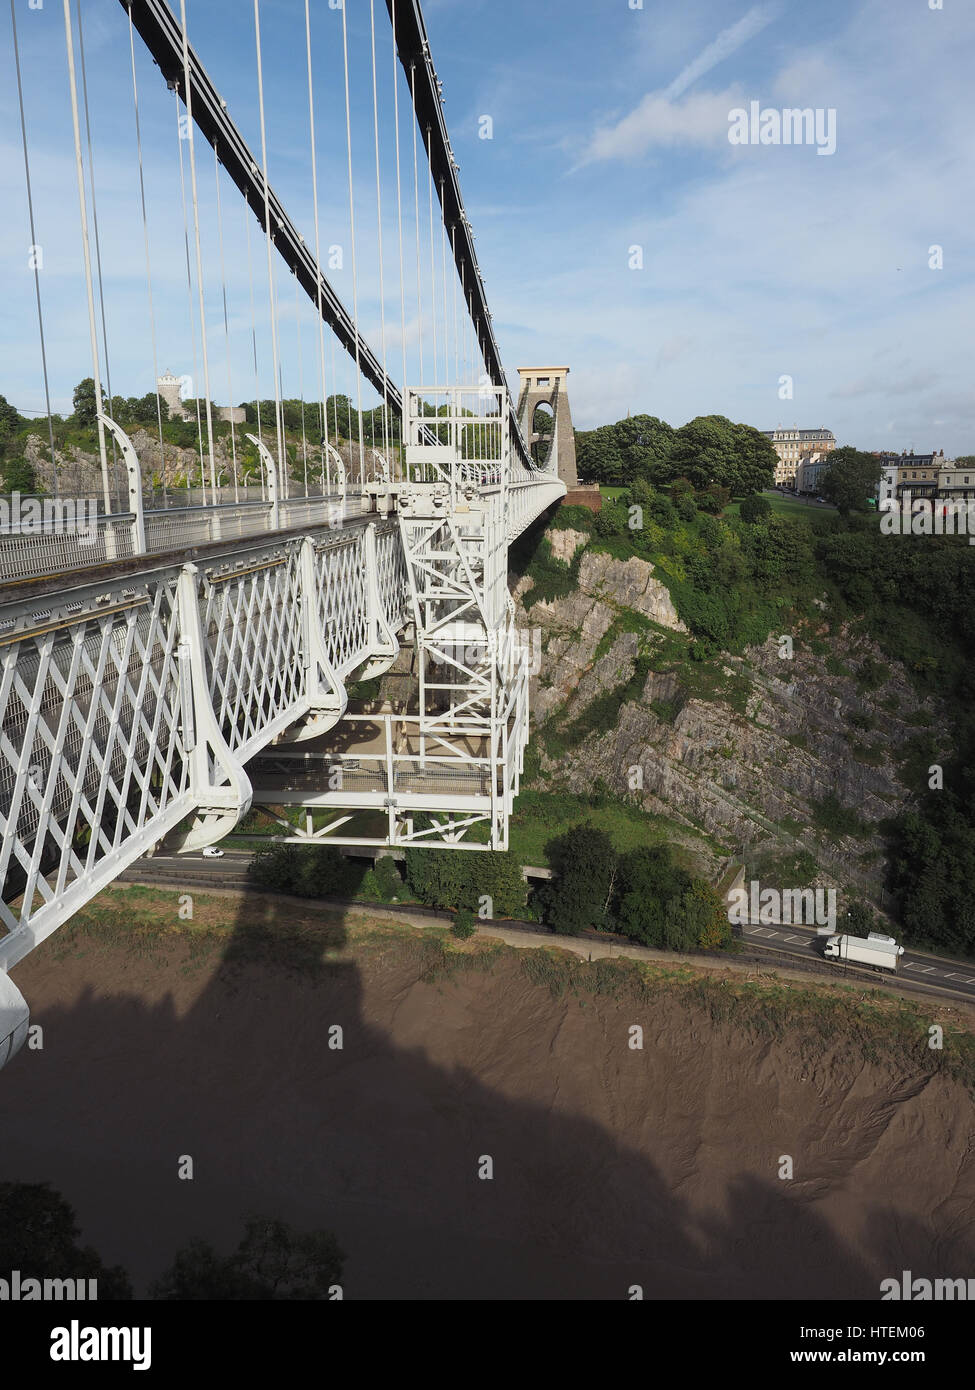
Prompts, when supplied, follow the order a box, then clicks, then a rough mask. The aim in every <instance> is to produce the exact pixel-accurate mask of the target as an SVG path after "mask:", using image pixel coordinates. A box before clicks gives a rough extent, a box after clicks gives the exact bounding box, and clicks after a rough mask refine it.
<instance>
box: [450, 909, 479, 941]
mask: <svg viewBox="0 0 975 1390" xmlns="http://www.w3.org/2000/svg"><path fill="white" fill-rule="evenodd" d="M450 930H451V931H452V932H453V934H454V936H456V937H459V938H460V940H461V941H466V940H467V939H468V938H469V937H472V936H473V935H474V934H475V932H476V931H477V923H476V922H475V921H474V914H473V912H471V910H470V908H469V907H462V908H459V909H458V911H457V912H456V913H455V914H454V920H453V924H452V925H451V928H450Z"/></svg>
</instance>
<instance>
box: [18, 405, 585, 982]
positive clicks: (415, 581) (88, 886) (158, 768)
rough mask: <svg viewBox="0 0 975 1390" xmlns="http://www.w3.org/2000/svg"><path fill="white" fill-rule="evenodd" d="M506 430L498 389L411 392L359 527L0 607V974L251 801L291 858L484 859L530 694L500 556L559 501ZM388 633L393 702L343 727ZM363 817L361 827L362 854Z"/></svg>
mask: <svg viewBox="0 0 975 1390" xmlns="http://www.w3.org/2000/svg"><path fill="white" fill-rule="evenodd" d="M437 396H439V397H440V403H439V404H438V406H437V414H436V415H435V416H431V415H430V414H429V406H426V405H424V404H423V401H424V400H429V399H430V398H431V397H437ZM470 397H473V403H472V402H471V400H470V399H469V398H470ZM508 422H509V411H508V408H507V398H506V393H505V392H504V391H503V390H501V389H500V388H493V387H491V388H486V389H484V390H481V391H475V392H473V393H471V392H466V393H465V392H464V391H461V390H459V389H450V390H446V391H444V390H440V391H439V392H427V391H422V392H418V391H411V392H408V393H407V396H406V406H405V409H404V421H403V425H404V431H403V438H404V440H405V441H406V447H405V451H404V461H403V465H402V467H401V468H400V467H397V469H396V470H395V472H396V473H403V474H405V476H402V477H395V476H393V473H394V470H393V469H391V468H389V467H388V466H387V467H385V468H382V469H381V470H380V472H381V474H382V475H383V476H382V477H381V478H380V479H379V480H377V481H376V482H375V483H374V484H373V485H372V486H373V490H374V497H375V503H374V505H375V506H376V508H377V510H376V511H374V512H372V513H370V514H366V515H361V516H358V517H350V516H348V515H346V509H345V508H344V507H343V506H342V505H341V504H340V505H335V504H334V502H333V501H332V500H331V499H329V498H327V497H320V498H303V499H298V500H299V501H300V503H301V505H302V512H301V514H300V516H299V517H298V519H297V524H298V525H299V526H300V527H301V528H302V529H303V531H304V532H305V534H299V535H295V534H294V531H291V532H282V533H279V534H277V535H275V534H273V533H272V534H270V535H266V536H263V537H260V538H254V539H252V540H249V541H239V540H233V539H230V538H225V539H224V542H223V544H222V545H221V546H219V547H215V548H214V553H207V554H201V555H200V556H199V557H198V559H197V561H195V562H192V563H184V564H162V565H160V564H159V562H158V561H155V562H154V561H153V559H152V557H151V556H142V557H137V556H133V555H131V553H129V554H128V555H125V554H124V553H123V554H120V555H119V556H118V557H117V562H116V563H115V564H114V565H113V564H109V565H105V564H104V562H103V565H102V568H101V569H98V570H92V571H91V572H89V573H85V571H84V570H77V571H75V572H74V573H71V574H69V575H65V576H63V577H60V578H59V579H58V580H55V579H53V578H51V579H48V580H47V581H45V583H44V584H43V585H42V586H41V591H40V592H38V591H37V587H36V586H35V585H30V584H28V585H26V586H21V585H18V584H17V583H16V582H14V583H11V584H9V585H8V586H7V587H6V588H4V587H2V586H0V661H2V669H0V830H2V835H3V840H2V849H0V877H2V880H3V898H2V901H0V933H2V934H0V968H4V967H5V968H9V967H10V966H12V965H14V964H16V962H17V961H19V960H20V959H22V957H23V956H24V955H25V954H26V953H27V952H28V951H30V950H31V949H32V947H33V946H34V945H36V944H37V943H38V942H40V941H42V940H44V938H45V937H47V936H48V935H50V933H51V932H52V931H54V930H56V929H57V927H58V926H60V925H61V924H62V923H63V922H64V921H66V920H67V918H68V917H70V916H71V914H72V913H74V912H76V911H77V910H78V909H79V908H80V907H81V906H82V905H83V904H84V903H85V902H87V901H88V900H89V899H90V898H92V897H93V896H94V895H95V894H97V893H98V892H99V891H100V890H101V889H102V888H103V887H105V886H106V885H107V884H108V883H110V882H111V881H112V880H113V879H114V878H115V877H116V876H117V875H118V874H119V873H120V872H121V871H122V870H123V869H125V868H126V867H128V865H130V864H131V863H132V862H133V861H134V860H135V859H137V858H138V857H139V856H140V855H142V854H144V853H146V852H147V851H151V850H152V849H153V847H154V846H155V845H157V844H158V843H159V842H160V841H161V840H163V839H164V838H167V839H168V840H169V841H170V842H171V843H173V844H175V845H176V847H178V848H182V849H187V850H190V849H196V848H200V847H202V846H204V845H207V844H210V843H213V842H214V841H216V840H218V839H220V838H221V837H222V836H224V835H225V834H227V832H228V831H229V830H230V829H232V828H233V827H234V826H235V825H236V824H237V823H238V822H239V820H240V818H241V817H242V816H243V815H244V814H245V813H246V812H247V811H248V809H249V808H250V806H251V804H252V803H254V804H259V805H262V806H268V805H273V806H288V805H291V806H303V807H305V809H306V812H307V815H306V820H305V828H304V831H301V830H298V829H295V828H294V827H291V831H292V838H296V839H314V840H322V839H326V840H330V841H334V842H341V843H343V844H370V845H372V844H383V845H385V844H389V845H402V844H431V845H432V844H437V845H442V846H447V847H459V848H471V849H474V848H480V849H486V848H506V846H507V842H508V840H507V836H508V817H509V815H510V812H511V806H512V801H513V798H514V796H515V794H516V792H517V788H518V779H519V776H520V773H521V770H522V761H523V753H524V747H525V742H526V739H527V735H528V674H529V650H528V644H527V643H526V642H524V641H523V640H522V636H521V634H519V633H518V631H517V630H516V628H515V623H514V609H513V605H512V603H511V599H510V596H509V595H508V591H507V583H506V570H507V547H508V544H509V542H510V540H511V539H512V537H513V536H514V535H516V534H517V533H518V531H520V530H521V529H523V527H524V526H526V525H528V524H529V523H530V521H531V520H532V519H534V517H535V516H537V515H538V514H539V513H540V512H541V511H543V510H544V509H545V508H546V507H547V506H550V505H551V503H552V502H553V501H555V500H557V499H558V497H560V496H562V495H563V494H564V487H563V484H562V483H560V482H559V481H558V479H557V478H554V477H552V475H550V474H546V473H542V472H539V473H538V474H536V475H532V474H530V473H528V472H527V471H526V470H524V469H523V468H521V466H520V465H517V464H513V463H512V459H511V453H510V448H509V438H508V429H509V424H508ZM120 442H121V441H120ZM265 463H267V460H265ZM269 485H270V479H269ZM275 501H277V505H279V506H280V507H282V508H283V507H284V506H285V505H286V504H285V503H284V502H282V501H281V500H280V499H274V498H273V497H272V505H273V504H274V502H275ZM366 505H368V503H366ZM212 538H213V537H212V533H211V539H212ZM58 583H60V586H61V587H60V588H56V585H57V584H58ZM45 589H46V590H53V592H49V593H45V592H44V590H45ZM404 632H408V633H409V635H410V637H411V640H412V644H413V648H414V669H415V676H416V692H415V698H414V699H413V701H412V703H408V705H407V706H406V707H404V708H399V709H396V710H393V709H392V708H388V707H386V706H383V708H381V709H380V710H379V711H378V712H376V713H371V714H364V713H360V712H350V711H349V709H348V693H347V684H348V682H349V681H350V680H351V679H352V678H353V677H355V678H357V679H367V678H370V677H375V676H379V675H381V674H382V673H383V672H385V671H387V670H388V669H389V668H390V667H391V666H392V664H393V663H394V662H395V661H396V658H397V656H398V654H399V651H400V634H403V633H404ZM338 725H341V729H340V730H339V729H338V728H337V727H336V726H338ZM339 734H340V735H341V736H340V737H338V735H339ZM336 769H337V770H338V776H337V777H336V776H335V772H336ZM363 811H372V812H373V813H375V812H377V811H379V812H381V814H382V817H383V823H382V829H381V830H377V829H376V828H375V824H373V826H372V827H371V829H370V830H369V831H368V833H365V834H359V833H358V832H357V827H356V826H355V825H354V824H352V823H351V820H352V818H353V817H354V816H355V815H357V814H358V813H361V812H363ZM332 812H336V813H338V814H336V815H332V814H331V813H332ZM322 813H324V815H323V814H322ZM277 814H280V813H277ZM316 817H317V819H318V820H320V821H322V822H323V823H321V824H316ZM374 819H375V817H373V820H374Z"/></svg>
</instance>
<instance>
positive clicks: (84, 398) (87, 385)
mask: <svg viewBox="0 0 975 1390" xmlns="http://www.w3.org/2000/svg"><path fill="white" fill-rule="evenodd" d="M71 404H72V405H73V406H74V418H75V422H76V423H77V424H79V425H84V426H91V425H94V424H95V418H96V416H97V414H98V403H97V400H96V398H95V380H94V378H93V377H90V376H86V377H84V378H83V379H82V380H81V381H79V382H78V385H77V386H76V387H75V388H74V394H73V395H72V397H71Z"/></svg>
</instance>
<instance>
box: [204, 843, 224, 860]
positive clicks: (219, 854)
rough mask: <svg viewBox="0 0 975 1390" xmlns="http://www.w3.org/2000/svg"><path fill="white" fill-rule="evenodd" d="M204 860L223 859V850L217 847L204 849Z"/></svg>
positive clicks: (212, 846)
mask: <svg viewBox="0 0 975 1390" xmlns="http://www.w3.org/2000/svg"><path fill="white" fill-rule="evenodd" d="M203 858H204V859H222V858H223V850H222V849H218V848H217V846H216V845H206V846H204V849H203Z"/></svg>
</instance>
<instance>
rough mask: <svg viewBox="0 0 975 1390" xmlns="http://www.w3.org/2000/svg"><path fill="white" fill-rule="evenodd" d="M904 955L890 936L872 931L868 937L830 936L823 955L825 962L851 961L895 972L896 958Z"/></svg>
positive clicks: (901, 948) (902, 949) (902, 950)
mask: <svg viewBox="0 0 975 1390" xmlns="http://www.w3.org/2000/svg"><path fill="white" fill-rule="evenodd" d="M903 954H904V947H903V946H898V944H897V942H896V941H895V940H894V938H893V937H892V936H885V935H884V934H883V932H878V931H872V932H870V933H869V935H868V936H831V937H830V938H829V940H828V941H827V942H826V949H825V950H824V951H823V955H824V956H825V957H826V959H827V960H836V961H840V960H844V961H852V962H853V963H854V964H856V965H869V966H872V967H873V969H874V970H896V969H897V958H898V956H902V955H903Z"/></svg>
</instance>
